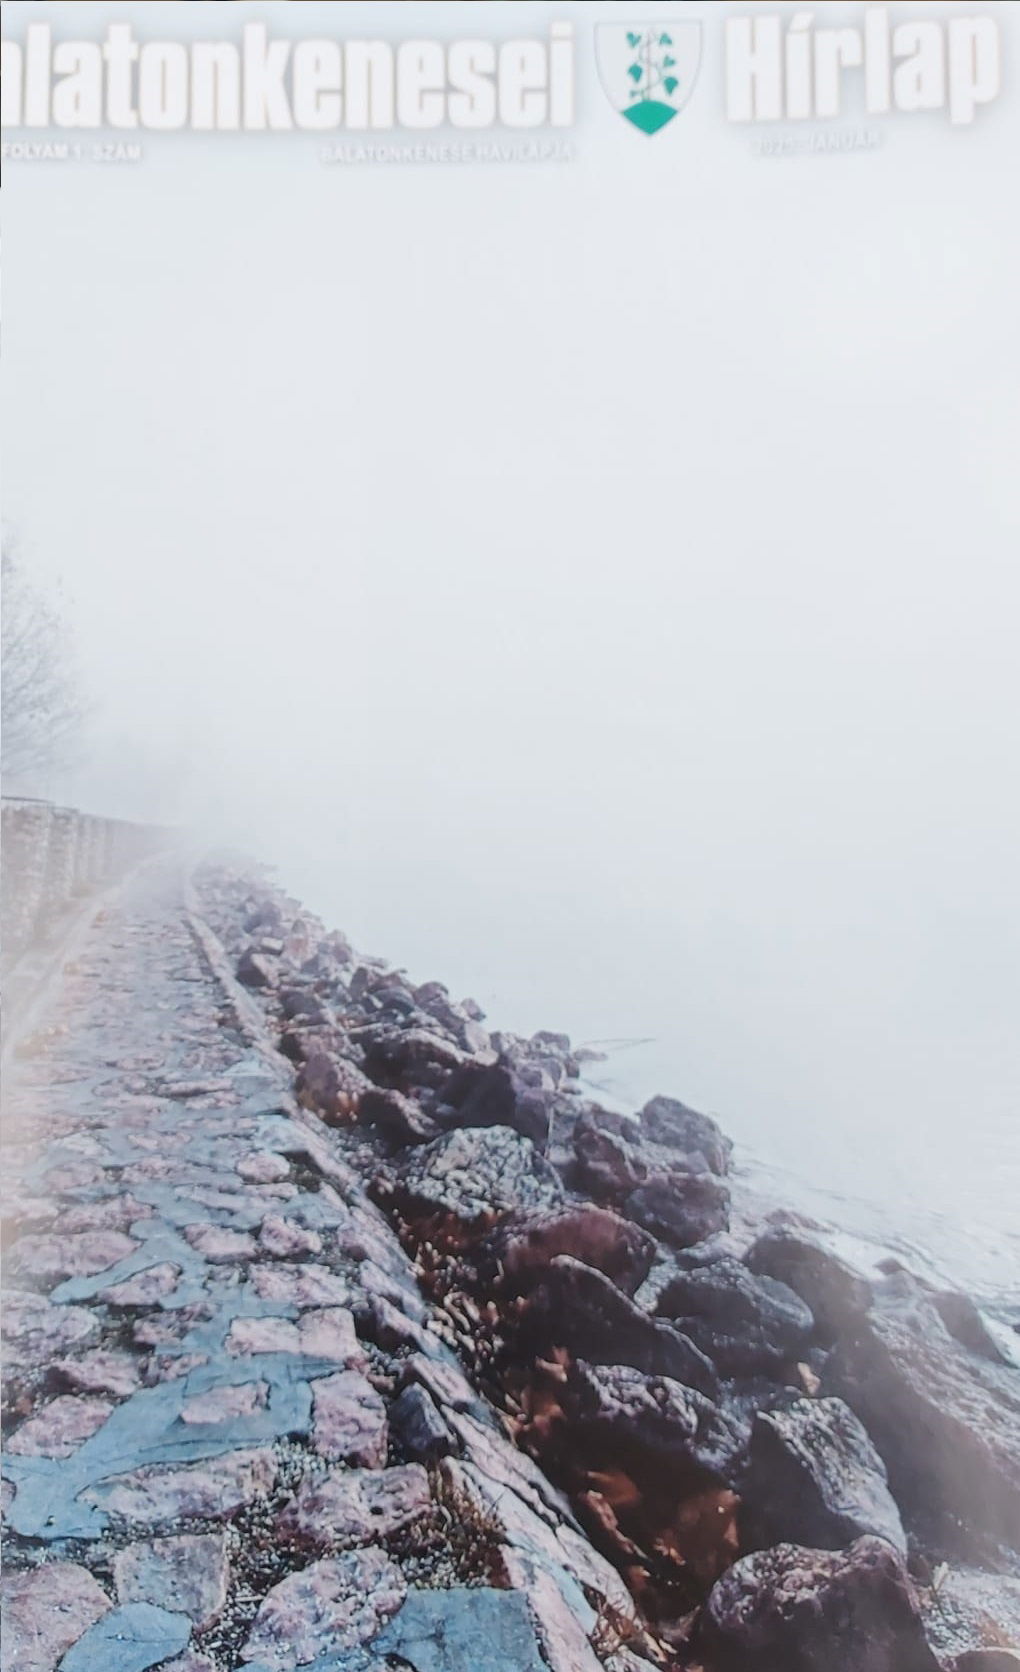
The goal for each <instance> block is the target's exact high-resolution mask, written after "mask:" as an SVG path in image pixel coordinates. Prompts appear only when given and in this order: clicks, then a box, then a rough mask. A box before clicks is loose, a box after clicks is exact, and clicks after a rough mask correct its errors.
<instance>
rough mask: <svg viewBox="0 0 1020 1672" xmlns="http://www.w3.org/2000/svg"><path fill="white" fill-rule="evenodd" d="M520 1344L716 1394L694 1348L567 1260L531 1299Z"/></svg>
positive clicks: (714, 1381) (560, 1258)
mask: <svg viewBox="0 0 1020 1672" xmlns="http://www.w3.org/2000/svg"><path fill="white" fill-rule="evenodd" d="M520 1340H521V1345H522V1346H523V1347H524V1349H525V1350H526V1351H527V1350H530V1351H532V1352H534V1353H537V1354H539V1355H544V1354H547V1353H548V1352H549V1351H550V1350H551V1349H552V1348H554V1347H562V1348H566V1349H567V1351H568V1352H570V1353H572V1354H574V1355H575V1356H576V1357H578V1358H585V1359H588V1360H590V1361H591V1362H592V1363H593V1364H629V1365H631V1366H632V1367H633V1368H634V1369H635V1370H643V1371H644V1372H645V1373H646V1374H647V1375H649V1376H669V1377H671V1378H672V1379H673V1380H674V1381H677V1382H682V1383H683V1384H684V1386H685V1387H690V1388H695V1389H696V1390H697V1391H698V1392H699V1393H703V1394H706V1395H707V1396H708V1397H709V1398H712V1397H713V1396H714V1395H715V1394H716V1393H717V1392H718V1386H719V1382H718V1377H717V1376H716V1373H715V1370H714V1369H713V1367H712V1364H711V1362H710V1361H709V1360H708V1359H707V1358H706V1357H705V1355H704V1353H702V1352H699V1350H698V1348H697V1347H695V1346H694V1344H693V1342H691V1341H689V1340H688V1339H687V1337H686V1336H685V1335H682V1334H681V1333H680V1331H679V1330H676V1329H674V1328H673V1326H672V1325H671V1324H666V1323H663V1322H662V1321H661V1320H659V1319H655V1318H651V1317H649V1315H648V1313H647V1312H643V1311H642V1310H641V1308H640V1307H639V1306H636V1305H635V1303H634V1302H633V1301H632V1300H631V1299H630V1298H629V1297H628V1296H627V1295H625V1294H623V1293H622V1292H621V1291H620V1290H619V1289H617V1288H616V1286H615V1285H614V1284H613V1283H611V1282H610V1280H609V1278H608V1277H605V1276H603V1274H602V1272H600V1271H595V1270H594V1269H593V1267H591V1266H586V1265H583V1264H582V1263H581V1261H580V1260H574V1259H572V1258H571V1257H570V1256H569V1255H566V1254H561V1255H557V1257H556V1258H555V1259H553V1260H551V1261H550V1263H549V1269H548V1271H547V1272H546V1274H545V1277H544V1278H543V1280H542V1281H541V1282H540V1283H539V1284H537V1285H536V1286H535V1288H534V1289H532V1291H531V1293H530V1295H529V1296H528V1299H527V1303H526V1305H525V1307H524V1310H523V1312H522V1315H521V1321H520Z"/></svg>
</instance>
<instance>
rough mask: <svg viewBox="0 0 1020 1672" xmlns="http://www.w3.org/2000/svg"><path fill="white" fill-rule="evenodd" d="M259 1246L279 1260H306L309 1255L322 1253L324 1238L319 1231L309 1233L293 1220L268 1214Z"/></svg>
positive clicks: (263, 1222) (261, 1231) (261, 1232)
mask: <svg viewBox="0 0 1020 1672" xmlns="http://www.w3.org/2000/svg"><path fill="white" fill-rule="evenodd" d="M259 1246H260V1247H261V1248H262V1249H263V1250H264V1251H265V1253H267V1254H272V1255H273V1257H274V1258H275V1259H277V1260H292V1259H306V1258H307V1257H308V1255H309V1254H321V1253H322V1238H321V1237H320V1236H319V1233H318V1231H308V1230H306V1229H305V1227H304V1226H303V1225H296V1224H295V1223H294V1221H293V1219H282V1218H280V1216H279V1215H277V1214H267V1215H266V1217H265V1219H264V1220H263V1221H262V1229H261V1230H260V1231H259Z"/></svg>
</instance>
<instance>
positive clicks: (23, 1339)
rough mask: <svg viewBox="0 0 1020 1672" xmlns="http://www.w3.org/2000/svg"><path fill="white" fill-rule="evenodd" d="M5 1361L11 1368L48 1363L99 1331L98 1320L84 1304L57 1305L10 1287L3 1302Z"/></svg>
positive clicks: (7, 1366)
mask: <svg viewBox="0 0 1020 1672" xmlns="http://www.w3.org/2000/svg"><path fill="white" fill-rule="evenodd" d="M3 1319H4V1364H5V1367H6V1368H7V1369H8V1370H13V1369H15V1368H24V1367H26V1366H35V1365H45V1364H48V1363H49V1361H50V1360H51V1359H53V1358H55V1357H56V1356H57V1354H58V1353H66V1352H67V1350H68V1348H70V1347H80V1346H82V1345H83V1344H84V1343H85V1342H86V1341H90V1340H92V1339H93V1338H94V1337H95V1336H97V1335H98V1334H99V1320H98V1318H97V1317H96V1316H95V1314H94V1313H92V1312H89V1311H87V1310H86V1308H85V1307H84V1306H56V1305H54V1304H53V1302H52V1301H48V1300H44V1299H43V1297H42V1296H41V1295H32V1294H23V1293H21V1292H20V1291H18V1290H7V1291H5V1293H4V1302H3Z"/></svg>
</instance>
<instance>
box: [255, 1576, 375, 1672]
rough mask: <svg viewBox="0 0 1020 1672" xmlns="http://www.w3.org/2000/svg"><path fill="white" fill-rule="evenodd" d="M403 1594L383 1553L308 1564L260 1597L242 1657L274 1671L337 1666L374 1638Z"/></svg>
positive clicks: (291, 1671)
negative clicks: (324, 1662) (317, 1664)
mask: <svg viewBox="0 0 1020 1672" xmlns="http://www.w3.org/2000/svg"><path fill="white" fill-rule="evenodd" d="M406 1595H407V1583H406V1581H405V1579H404V1578H403V1575H402V1574H401V1572H400V1569H399V1568H398V1567H397V1566H396V1564H395V1563H394V1562H392V1561H391V1560H390V1558H389V1556H387V1555H386V1554H385V1552H384V1551H382V1550H379V1549H369V1550H352V1551H349V1552H347V1553H346V1554H344V1555H342V1556H333V1557H325V1558H324V1559H323V1560H322V1561H318V1562H312V1563H311V1564H310V1565H309V1566H308V1567H306V1568H302V1569H301V1571H300V1572H299V1573H291V1574H288V1576H287V1578H286V1579H281V1581H280V1583H279V1584H278V1585H274V1586H273V1589H272V1590H271V1591H270V1592H269V1593H268V1594H267V1596H266V1597H265V1598H264V1599H263V1601H262V1604H261V1607H260V1608H259V1611H258V1613H257V1615H256V1616H255V1622H254V1624H253V1626H252V1628H251V1631H250V1632H249V1634H248V1641H247V1642H246V1643H245V1645H244V1647H243V1649H242V1650H241V1659H242V1660H253V1661H257V1662H258V1664H259V1665H260V1666H261V1665H262V1664H263V1663H264V1664H265V1665H266V1666H271V1667H273V1668H274V1669H275V1672H293V1669H294V1668H296V1667H299V1666H304V1665H305V1664H306V1663H307V1662H308V1661H315V1662H317V1661H319V1660H324V1659H325V1658H326V1657H327V1656H335V1657H336V1662H337V1664H338V1665H340V1664H342V1659H341V1657H343V1656H345V1655H351V1654H352V1653H353V1652H354V1651H355V1650H356V1649H358V1648H360V1647H361V1645H362V1644H364V1643H368V1642H370V1641H371V1639H372V1638H373V1637H375V1636H377V1635H378V1632H379V1630H380V1628H381V1627H382V1626H383V1625H384V1624H385V1623H386V1621H387V1620H388V1619H390V1618H391V1616H392V1615H394V1614H395V1613H396V1612H397V1609H398V1608H399V1607H400V1605H401V1603H402V1602H403V1600H404V1597H405V1596H406ZM330 1664H332V1661H331V1662H330Z"/></svg>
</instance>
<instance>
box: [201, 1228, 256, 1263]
mask: <svg viewBox="0 0 1020 1672" xmlns="http://www.w3.org/2000/svg"><path fill="white" fill-rule="evenodd" d="M184 1235H185V1237H186V1238H187V1240H188V1241H189V1242H190V1244H191V1246H192V1248H193V1249H194V1250H195V1251H196V1253H198V1254H201V1256H202V1258H203V1260H209V1261H210V1262H211V1263H212V1264H214V1265H219V1264H223V1263H229V1262H231V1261H234V1260H250V1259H251V1257H252V1255H253V1254H254V1253H255V1238H254V1237H251V1236H249V1235H248V1232H247V1231H231V1230H230V1229H229V1228H228V1227H227V1226H225V1225H185V1227H184Z"/></svg>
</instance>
